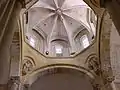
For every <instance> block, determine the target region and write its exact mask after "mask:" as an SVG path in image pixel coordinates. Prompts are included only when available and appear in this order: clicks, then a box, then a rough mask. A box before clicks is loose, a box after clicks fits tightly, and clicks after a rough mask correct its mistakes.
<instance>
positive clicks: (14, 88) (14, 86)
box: [8, 76, 20, 90]
mask: <svg viewBox="0 0 120 90" xmlns="http://www.w3.org/2000/svg"><path fill="white" fill-rule="evenodd" d="M19 85H20V77H19V76H13V77H11V78H10V79H9V81H8V88H9V89H10V90H19Z"/></svg>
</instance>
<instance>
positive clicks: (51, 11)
mask: <svg viewBox="0 0 120 90" xmlns="http://www.w3.org/2000/svg"><path fill="white" fill-rule="evenodd" d="M88 8H89V7H88V6H87V5H86V4H85V3H84V1H82V0H39V1H38V2H36V3H35V4H34V5H33V6H32V7H31V8H30V9H29V10H28V20H29V22H28V25H29V28H28V29H29V30H32V29H35V30H37V31H38V32H42V33H44V35H46V37H47V42H48V43H50V42H51V40H55V39H62V38H66V39H65V40H68V41H69V42H68V43H70V46H71V48H72V49H74V47H75V44H74V41H73V36H74V35H73V34H75V33H76V32H78V30H79V31H80V30H82V29H84V28H86V29H87V30H90V26H89V24H88V22H87V9H88Z"/></svg>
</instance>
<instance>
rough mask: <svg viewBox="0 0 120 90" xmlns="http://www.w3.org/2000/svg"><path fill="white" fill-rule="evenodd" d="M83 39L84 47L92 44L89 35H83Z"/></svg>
mask: <svg viewBox="0 0 120 90" xmlns="http://www.w3.org/2000/svg"><path fill="white" fill-rule="evenodd" d="M81 40H82V44H83V47H84V48H87V47H88V46H89V45H90V43H89V40H88V37H87V35H84V36H82V37H81Z"/></svg>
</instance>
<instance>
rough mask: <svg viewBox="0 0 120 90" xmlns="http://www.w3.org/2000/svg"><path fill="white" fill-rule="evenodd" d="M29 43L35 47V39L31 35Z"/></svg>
mask: <svg viewBox="0 0 120 90" xmlns="http://www.w3.org/2000/svg"><path fill="white" fill-rule="evenodd" d="M30 45H31V46H32V47H34V48H35V40H34V38H32V37H30Z"/></svg>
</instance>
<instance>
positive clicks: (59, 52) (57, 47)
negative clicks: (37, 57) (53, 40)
mask: <svg viewBox="0 0 120 90" xmlns="http://www.w3.org/2000/svg"><path fill="white" fill-rule="evenodd" d="M55 52H56V56H62V55H63V46H61V45H58V44H56V45H55Z"/></svg>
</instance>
